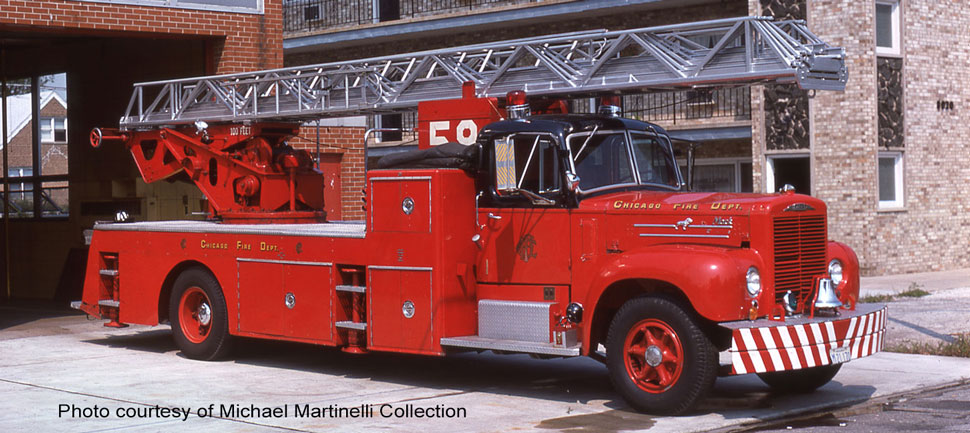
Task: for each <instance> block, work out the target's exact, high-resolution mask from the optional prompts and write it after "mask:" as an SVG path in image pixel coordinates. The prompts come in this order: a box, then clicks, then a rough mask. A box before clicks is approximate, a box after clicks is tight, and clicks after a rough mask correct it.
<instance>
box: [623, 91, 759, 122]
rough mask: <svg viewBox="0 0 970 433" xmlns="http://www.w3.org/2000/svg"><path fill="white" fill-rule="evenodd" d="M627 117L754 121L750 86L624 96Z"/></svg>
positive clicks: (656, 120) (647, 119)
mask: <svg viewBox="0 0 970 433" xmlns="http://www.w3.org/2000/svg"><path fill="white" fill-rule="evenodd" d="M623 105H624V107H623V113H624V116H625V117H629V118H633V119H641V120H646V121H648V122H670V123H673V124H677V122H684V121H692V120H698V119H710V118H724V119H725V120H727V119H728V118H730V119H733V120H751V88H750V87H747V86H745V87H734V88H723V89H722V88H702V89H691V90H680V91H673V92H658V93H645V94H639V95H628V96H624V97H623Z"/></svg>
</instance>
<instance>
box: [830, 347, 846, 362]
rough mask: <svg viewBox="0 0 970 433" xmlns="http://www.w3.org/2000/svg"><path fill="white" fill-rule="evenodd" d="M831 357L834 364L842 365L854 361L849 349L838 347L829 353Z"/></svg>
mask: <svg viewBox="0 0 970 433" xmlns="http://www.w3.org/2000/svg"><path fill="white" fill-rule="evenodd" d="M829 357H831V358H832V363H833V364H841V363H843V362H849V360H850V359H852V353H851V352H849V348H848V347H836V348H835V349H832V350H831V351H830V352H829Z"/></svg>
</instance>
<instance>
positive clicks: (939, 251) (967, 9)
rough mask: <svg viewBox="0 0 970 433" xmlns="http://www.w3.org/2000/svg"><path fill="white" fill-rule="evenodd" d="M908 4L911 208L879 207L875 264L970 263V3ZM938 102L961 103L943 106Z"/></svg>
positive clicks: (932, 266)
mask: <svg viewBox="0 0 970 433" xmlns="http://www.w3.org/2000/svg"><path fill="white" fill-rule="evenodd" d="M902 3H903V4H902V6H901V8H902V14H901V15H902V27H903V32H902V60H903V68H902V76H903V80H902V82H903V97H902V101H903V102H902V104H903V130H904V138H903V141H904V147H905V151H904V152H903V164H904V171H905V173H904V177H903V179H904V184H905V185H904V188H905V203H904V204H905V209H904V210H902V211H898V212H875V219H874V226H873V230H872V235H873V238H872V240H871V242H872V244H871V246H870V249H871V250H872V251H873V255H875V256H876V257H878V260H877V261H876V262H875V263H874V265H875V266H876V268H878V270H879V271H880V272H919V271H927V270H942V269H953V268H960V267H970V214H968V211H970V195H968V193H970V189H968V188H967V181H968V180H970V164H967V161H968V160H970V110H968V108H970V105H968V103H970V68H968V67H967V65H968V64H970V34H968V33H967V31H966V30H967V29H968V28H970V4H967V3H966V2H957V3H954V4H950V5H948V6H947V7H941V6H942V5H941V4H940V2H938V1H933V0H907V1H904V2H902ZM873 81H875V78H873ZM873 97H875V95H873ZM939 100H949V101H954V102H955V109H953V110H938V109H937V104H936V103H937V101H939ZM871 164H873V165H874V164H875V162H874V161H873V162H872V163H871ZM873 195H875V193H873Z"/></svg>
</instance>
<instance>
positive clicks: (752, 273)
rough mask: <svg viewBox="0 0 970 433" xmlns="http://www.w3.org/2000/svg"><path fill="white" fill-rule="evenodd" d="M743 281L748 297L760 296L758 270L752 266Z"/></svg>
mask: <svg viewBox="0 0 970 433" xmlns="http://www.w3.org/2000/svg"><path fill="white" fill-rule="evenodd" d="M745 280H747V283H748V294H749V295H751V296H758V295H759V294H761V275H759V274H758V268H756V267H754V266H752V267H750V268H748V274H747V275H745Z"/></svg>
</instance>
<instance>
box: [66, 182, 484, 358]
mask: <svg viewBox="0 0 970 433" xmlns="http://www.w3.org/2000/svg"><path fill="white" fill-rule="evenodd" d="M398 178H401V179H398ZM395 179H398V180H395ZM370 180H371V182H370V183H369V187H370V188H371V190H373V188H374V185H375V184H376V185H382V187H383V185H385V184H386V185H388V188H387V191H386V192H385V193H379V194H375V195H374V196H372V199H371V201H370V205H371V206H372V207H374V208H381V209H389V210H390V212H387V211H385V212H380V213H381V214H384V215H386V214H392V215H391V216H389V217H388V219H387V220H386V221H385V224H386V225H385V226H384V228H385V229H387V230H383V231H378V230H376V228H378V227H381V226H380V225H378V224H374V225H372V226H371V227H370V230H369V231H368V232H366V233H365V232H364V231H363V226H362V225H360V227H361V230H360V231H359V232H355V233H353V234H354V236H358V237H347V236H346V232H347V230H338V231H337V232H336V233H337V234H338V235H336V236H330V235H327V234H325V233H324V232H326V230H328V229H327V228H328V227H335V226H338V227H339V226H341V224H339V223H336V224H316V225H303V224H301V225H294V226H293V227H297V229H293V230H294V231H293V234H292V235H280V234H276V233H275V231H280V230H278V229H276V228H273V227H268V226H265V225H259V226H252V227H257V228H258V227H267V228H266V230H269V232H268V233H269V234H254V233H250V232H247V231H252V230H250V229H249V227H250V226H240V225H228V226H227V225H222V224H217V223H204V222H192V223H183V224H191V225H192V227H194V228H193V229H192V230H179V229H177V228H172V226H165V223H131V224H127V225H125V224H112V225H102V226H99V227H96V230H95V236H94V238H93V241H92V245H91V250H90V255H89V261H88V271H87V274H86V279H85V291H84V296H83V299H82V301H83V306H82V308H83V309H84V310H85V311H86V312H88V313H89V314H92V315H95V316H99V317H101V316H103V317H107V314H105V313H106V310H107V309H106V308H102V307H98V301H100V300H103V299H106V298H105V296H106V295H105V294H106V293H109V291H108V290H107V289H105V288H104V287H103V286H104V282H103V281H104V280H107V279H108V278H106V277H104V276H101V275H100V270H101V269H104V267H105V260H103V259H102V255H104V254H112V255H114V254H116V255H117V256H118V260H117V263H118V267H117V270H118V279H119V281H120V287H119V289H118V291H117V293H118V295H119V297H120V304H121V306H120V308H119V309H118V310H119V311H120V315H121V317H120V322H122V323H130V324H143V325H156V324H158V323H159V320H160V319H161V320H164V319H166V318H165V317H161V318H160V317H159V315H158V314H159V309H160V305H162V307H161V309H162V310H164V309H165V308H167V304H168V299H167V297H166V295H165V293H163V291H164V290H165V289H166V287H165V284H166V281H167V278H168V281H167V282H168V283H169V284H170V283H171V279H172V277H173V275H174V273H177V272H178V271H179V270H181V269H183V268H182V267H180V266H185V265H192V264H195V265H199V266H203V267H205V268H206V269H208V270H209V271H210V272H212V274H213V275H214V276H215V277H216V279H217V280H218V281H219V284H220V285H221V287H222V289H223V293H224V295H225V298H226V304H227V305H226V307H227V309H228V315H229V318H228V319H229V329H230V332H231V333H233V334H236V335H244V336H252V337H261V338H274V339H282V340H293V341H304V342H312V343H316V344H325V345H334V344H345V343H346V334H345V332H346V331H342V330H339V329H337V328H336V327H335V325H334V324H335V323H336V322H338V321H345V320H350V317H349V314H348V313H347V308H346V307H349V306H348V305H346V304H347V301H346V300H345V299H341V298H340V297H341V295H340V293H342V292H337V291H336V290H335V287H336V286H337V285H338V284H350V283H349V282H348V281H342V280H341V278H342V277H340V275H338V269H341V268H343V267H361V268H367V269H368V271H367V275H368V277H370V278H376V279H377V280H376V281H375V282H374V284H375V285H374V286H373V287H368V289H369V290H372V292H371V293H368V299H367V303H368V308H369V311H371V312H372V314H370V315H368V317H367V320H369V321H370V323H369V331H368V333H369V334H371V333H372V337H371V338H368V342H367V343H368V345H369V346H368V347H369V348H372V349H375V350H393V351H400V352H412V353H427V354H442V353H443V351H442V349H441V347H440V346H439V345H438V340H439V339H440V338H441V337H451V336H463V335H473V334H475V333H476V331H477V322H476V320H477V318H476V313H475V311H476V302H477V295H476V287H477V285H476V282H475V279H474V264H475V255H476V252H477V248H476V247H475V245H474V243H473V242H472V240H471V238H472V235H473V234H474V230H475V220H474V211H473V210H474V183H473V181H472V179H471V178H470V177H469V176H468V175H467V174H465V173H464V172H462V171H460V170H409V171H392V170H382V171H373V172H371V175H370ZM403 197H411V198H412V199H413V200H414V202H415V206H414V210H413V211H412V213H411V214H410V215H407V214H405V213H404V211H403V209H402V207H401V201H402V199H403ZM445 209H448V210H447V211H445ZM372 214H375V215H376V213H374V212H372ZM342 226H344V227H346V226H347V225H346V224H343V225H342ZM432 226H433V227H435V228H438V227H440V229H436V230H430V227H432ZM166 227H168V228H166ZM200 227H201V229H199V228H200ZM226 227H230V228H229V229H228V230H230V231H233V232H234V233H219V231H226V230H227V228H226ZM314 227H316V228H319V231H320V233H324V234H317V235H312V234H310V235H308V234H307V233H312V232H313V231H314V230H316V229H314ZM118 228H124V230H118ZM239 231H242V232H246V233H242V232H240V233H235V232H239ZM257 231H258V230H257ZM282 231H283V232H285V231H286V230H282ZM341 233H342V234H341ZM395 269H397V270H395ZM414 269H418V270H414ZM287 293H293V294H294V295H295V300H296V302H295V304H294V306H293V308H288V307H287V306H286V304H285V302H284V301H285V296H286V294H287ZM406 300H410V301H412V302H413V303H414V305H415V307H416V308H415V315H414V317H412V318H410V319H405V318H404V317H403V315H402V303H403V302H404V301H406ZM432 312H433V314H432Z"/></svg>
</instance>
